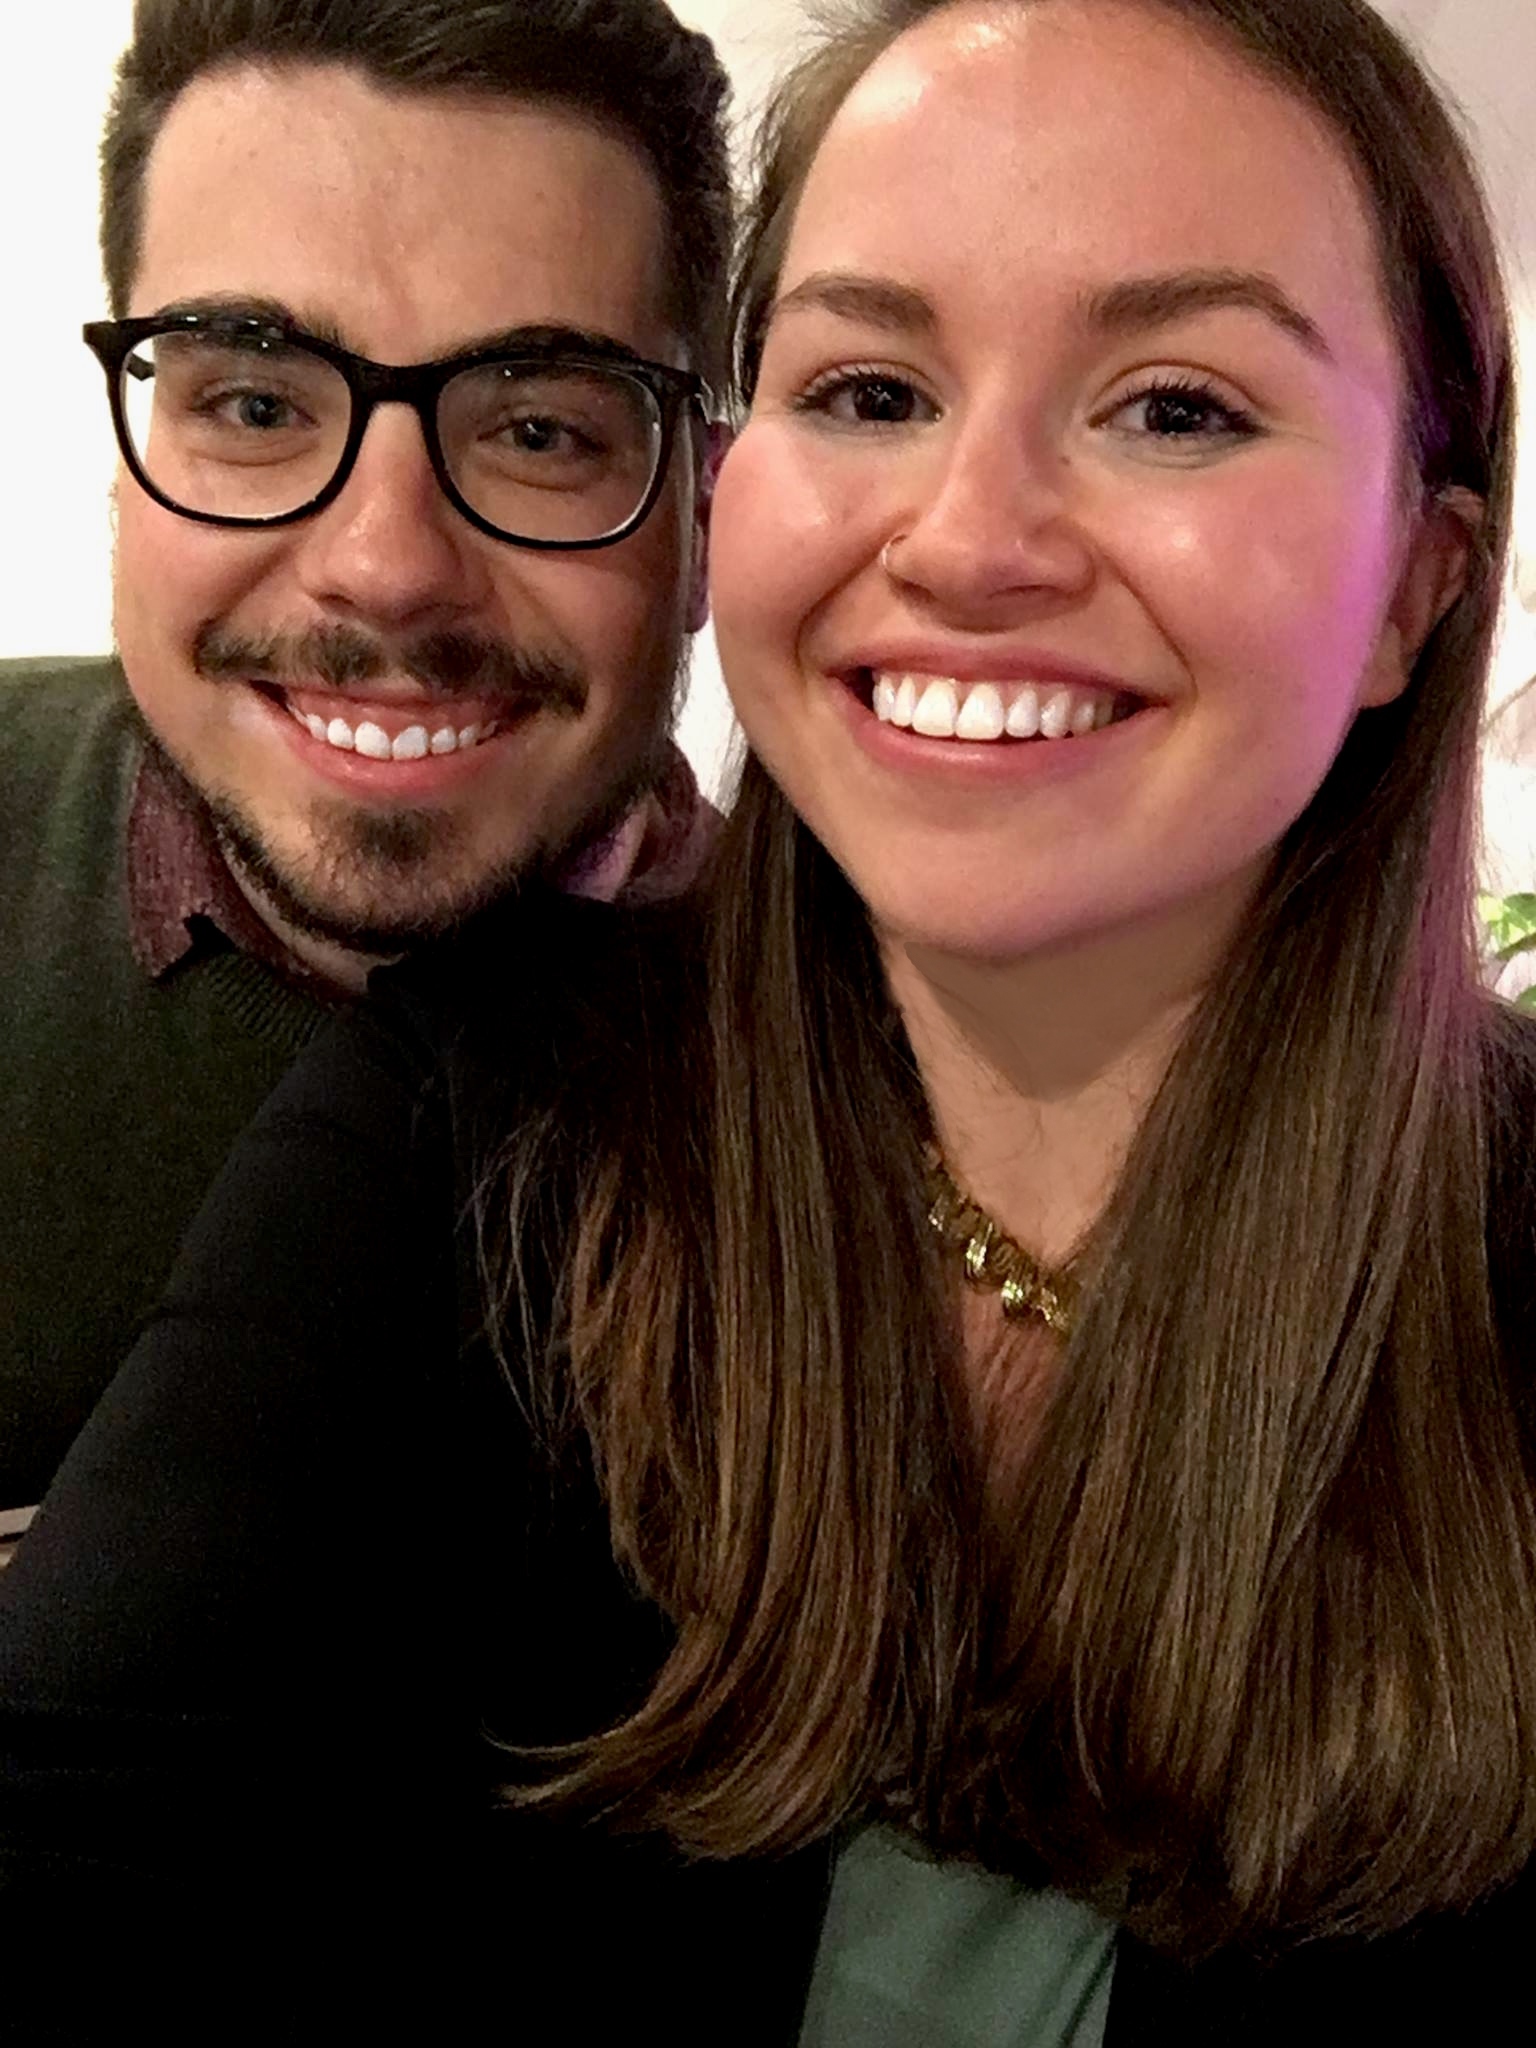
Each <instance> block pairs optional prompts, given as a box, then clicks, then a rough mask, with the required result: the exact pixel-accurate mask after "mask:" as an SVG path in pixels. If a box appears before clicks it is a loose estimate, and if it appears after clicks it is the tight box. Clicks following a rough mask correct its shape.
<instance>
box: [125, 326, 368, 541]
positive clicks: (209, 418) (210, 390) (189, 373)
mask: <svg viewBox="0 0 1536 2048" xmlns="http://www.w3.org/2000/svg"><path fill="white" fill-rule="evenodd" d="M122 395H123V419H124V423H125V425H126V427H127V430H128V435H129V439H130V440H131V441H132V443H133V450H134V453H135V455H136V456H137V457H138V460H139V464H140V466H141V467H142V469H143V471H144V474H145V475H146V476H147V477H148V478H149V480H150V482H151V483H152V484H153V485H154V486H155V488H156V490H158V491H161V492H163V493H164V495H165V496H166V497H167V498H169V499H171V500H172V502H173V503H175V504H177V505H180V506H182V507H184V508H185V509H186V510H187V511H189V512H205V513H214V514H216V515H218V516H219V517H221V518H226V519H273V518H278V517H281V515H282V514H283V513H285V512H296V511H297V510H298V508H299V507H300V506H301V505H307V504H308V503H309V501H310V500H311V499H312V498H315V497H318V496H319V494H320V492H321V491H323V490H324V489H325V487H326V485H327V484H328V483H329V482H330V480H331V478H332V477H333V476H334V475H335V473H336V469H337V467H338V465H339V464H340V461H341V457H342V451H343V449H344V448H345V447H346V441H347V428H348V424H349V422H350V420H351V417H352V394H351V392H350V391H349V390H348V388H347V380H346V379H345V377H343V376H342V374H341V372H340V371H339V370H337V369H335V368H333V366H332V365H331V364H330V363H327V362H325V361H324V360H323V359H322V358H321V357H319V356H316V355H312V354H311V353H310V352H309V350H308V349H305V348H302V347H296V346H294V345H293V344H292V343H289V342H285V341H283V340H282V339H280V338H277V337H273V336H266V335H262V336H256V335H242V334H238V333H237V334H221V333H218V332H215V331H205V332H188V331H182V332H175V333H168V334H158V335H153V336H151V337H150V338H149V339H148V340H146V341H143V342H140V343H139V345H138V346H137V347H136V348H135V349H133V350H132V351H131V352H130V354H129V355H128V357H127V358H126V360H125V361H124V364H123V386H122Z"/></svg>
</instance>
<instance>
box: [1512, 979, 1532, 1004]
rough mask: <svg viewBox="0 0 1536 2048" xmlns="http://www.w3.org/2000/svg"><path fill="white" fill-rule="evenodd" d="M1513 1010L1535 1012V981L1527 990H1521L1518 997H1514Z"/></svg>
mask: <svg viewBox="0 0 1536 2048" xmlns="http://www.w3.org/2000/svg"><path fill="white" fill-rule="evenodd" d="M1515 1008H1516V1009H1517V1010H1536V981H1533V982H1532V983H1531V985H1530V987H1529V988H1524V989H1522V990H1521V991H1520V993H1519V995H1517V996H1516V997H1515Z"/></svg>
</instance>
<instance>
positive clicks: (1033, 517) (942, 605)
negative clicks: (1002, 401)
mask: <svg viewBox="0 0 1536 2048" xmlns="http://www.w3.org/2000/svg"><path fill="white" fill-rule="evenodd" d="M889 525H890V538H889V539H888V540H887V542H886V545H885V548H884V551H883V553H882V555H881V560H882V562H883V563H884V565H885V567H886V569H887V571H888V572H889V574H890V575H891V576H892V577H894V578H895V580H896V581H897V582H898V583H900V584H902V585H904V586H906V587H907V588H908V590H909V591H910V592H911V593H912V594H914V595H917V596H921V597H922V598H924V599H926V600H927V601H929V602H930V603H931V604H932V606H933V607H934V608H935V609H936V610H939V611H941V612H943V613H944V614H945V615H947V616H948V617H950V618H951V620H952V621H953V622H954V623H957V624H962V625H963V624H970V623H974V624H976V625H978V626H985V625H991V624H995V623H997V622H998V619H999V617H1000V616H1001V615H1005V614H1007V613H1008V612H1009V611H1010V609H1014V608H1017V607H1019V606H1020V605H1021V604H1023V605H1024V606H1026V608H1033V607H1034V605H1035V604H1037V603H1038V602H1040V601H1044V602H1047V603H1049V602H1050V601H1051V600H1052V599H1055V598H1070V597H1077V596H1081V595H1082V594H1083V593H1084V592H1085V591H1086V590H1087V589H1088V588H1089V586H1090V585H1091V584H1092V582H1093V577H1094V571H1095V562H1096V551H1095V546H1094V541H1093V535H1092V530H1091V520H1090V518H1089V516H1088V514H1087V510H1086V495H1085V492H1084V490H1083V489H1082V487H1081V485H1080V483H1079V480H1078V479H1077V477H1076V476H1075V475H1074V472H1073V470H1072V466H1071V463H1070V460H1069V459H1068V457H1067V456H1066V454H1065V453H1064V452H1063V451H1062V450H1061V448H1060V447H1059V446H1058V445H1057V444H1056V442H1055V441H1054V439H1053V437H1052V436H1051V435H1050V433H1049V432H1046V431H1041V432H1038V433H1030V432H1027V431H1024V430H1021V429H1020V427H1019V426H1018V424H1017V422H1015V421H1012V420H1009V421H998V420H997V419H995V418H989V417H987V416H984V415H983V414H981V413H980V412H978V413H976V414H975V415H974V416H973V417H972V418H970V419H968V420H967V421H965V422H964V423H963V424H962V425H961V426H960V427H959V428H958V430H957V431H956V433H955V434H954V435H953V436H952V437H950V438H949V439H948V441H947V442H946V443H944V444H942V445H941V446H940V447H937V448H934V449H933V450H931V451H930V460H929V463H928V464H927V466H926V467H925V469H924V471H923V472H922V473H921V475H918V476H915V477H914V479H913V487H912V488H911V490H910V493H909V495H908V496H907V498H906V500H905V502H904V503H902V504H901V506H900V508H899V510H897V511H895V514H894V516H893V517H892V518H891V520H890V522H889Z"/></svg>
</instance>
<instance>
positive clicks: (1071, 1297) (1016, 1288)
mask: <svg viewBox="0 0 1536 2048" xmlns="http://www.w3.org/2000/svg"><path fill="white" fill-rule="evenodd" d="M928 1221H929V1222H930V1223H931V1224H932V1225H933V1227H934V1229H935V1231H937V1233H938V1237H939V1242H940V1243H941V1244H942V1245H943V1246H944V1247H945V1248H946V1250H949V1251H957V1252H959V1253H960V1255H961V1259H962V1262H963V1264H964V1266H965V1277H966V1279H967V1280H969V1281H970V1283H971V1285H972V1286H973V1287H981V1288H986V1289H988V1290H990V1291H993V1292H995V1293H998V1294H1001V1296H1002V1298H1003V1314H1004V1315H1005V1316H1008V1317H1009V1318H1011V1319H1012V1320H1014V1321H1021V1320H1022V1319H1023V1318H1024V1317H1025V1316H1038V1317H1039V1318H1040V1320H1041V1322H1043V1323H1045V1324H1046V1325H1048V1327H1049V1328H1051V1329H1053V1330H1055V1331H1056V1332H1057V1333H1058V1335H1060V1336H1063V1337H1065V1336H1066V1335H1067V1333H1068V1332H1069V1331H1070V1329H1071V1328H1072V1315H1073V1310H1074V1309H1075V1307H1076V1289H1075V1288H1074V1286H1073V1284H1072V1277H1071V1274H1070V1273H1069V1272H1059V1273H1052V1272H1049V1271H1048V1270H1047V1269H1046V1268H1045V1267H1044V1266H1042V1265H1041V1263H1040V1261H1039V1260H1038V1259H1036V1258H1033V1257H1032V1256H1031V1255H1030V1254H1029V1253H1028V1252H1027V1251H1025V1249H1024V1247H1023V1245H1021V1244H1020V1243H1019V1242H1018V1241H1017V1239H1015V1238H1011V1237H1010V1236H1009V1235H1008V1233H1007V1231H1006V1230H1002V1229H1000V1228H999V1226H998V1225H997V1224H996V1223H994V1222H993V1220H992V1218H991V1217H990V1216H989V1215H988V1214H987V1212H986V1210H985V1209H983V1208H982V1207H981V1205H980V1204H979V1203H978V1202H974V1201H972V1199H971V1197H970V1196H969V1195H968V1194H966V1193H965V1192H964V1190H963V1189H961V1188H960V1187H958V1186H957V1185H956V1183H955V1181H954V1178H953V1176H952V1175H951V1174H950V1171H949V1168H948V1167H947V1166H946V1165H945V1164H944V1162H943V1160H942V1159H941V1158H940V1157H939V1155H938V1153H937V1151H935V1150H933V1149H932V1148H930V1150H929V1153H928Z"/></svg>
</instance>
